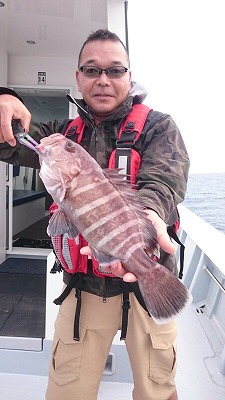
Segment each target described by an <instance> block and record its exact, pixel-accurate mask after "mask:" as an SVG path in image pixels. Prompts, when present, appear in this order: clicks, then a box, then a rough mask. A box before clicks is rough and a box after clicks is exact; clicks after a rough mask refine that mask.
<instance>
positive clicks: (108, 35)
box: [78, 29, 130, 68]
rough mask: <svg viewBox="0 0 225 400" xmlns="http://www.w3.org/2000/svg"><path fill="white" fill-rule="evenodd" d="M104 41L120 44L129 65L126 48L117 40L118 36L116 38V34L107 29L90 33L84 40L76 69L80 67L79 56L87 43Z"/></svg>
mask: <svg viewBox="0 0 225 400" xmlns="http://www.w3.org/2000/svg"><path fill="white" fill-rule="evenodd" d="M97 40H99V41H104V40H111V41H112V42H119V43H121V44H122V46H123V48H124V50H125V52H126V54H127V59H128V63H129V65H130V60H129V53H128V50H127V48H126V46H125V45H124V43H123V42H122V40H121V39H120V38H119V36H117V34H116V33H114V32H110V31H109V30H108V29H98V30H97V31H95V32H92V33H90V35H88V37H87V39H86V40H85V42H84V44H83V46H82V47H81V49H80V53H79V56H78V68H79V66H80V59H81V54H82V51H83V49H84V47H85V45H86V44H87V43H89V42H95V41H97Z"/></svg>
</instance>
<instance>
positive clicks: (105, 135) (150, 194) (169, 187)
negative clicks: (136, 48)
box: [0, 83, 189, 272]
mask: <svg viewBox="0 0 225 400" xmlns="http://www.w3.org/2000/svg"><path fill="white" fill-rule="evenodd" d="M1 93H4V92H2V91H0V94H1ZM145 96H146V92H145V91H144V88H142V87H141V86H140V85H138V84H136V83H133V85H132V89H131V91H130V93H129V96H128V98H127V99H126V101H125V102H124V103H123V104H122V105H121V106H120V107H119V108H118V109H117V111H116V112H115V113H114V114H112V115H110V116H109V117H107V118H106V119H104V120H103V121H101V122H100V123H99V125H98V126H95V125H94V121H93V118H92V116H91V113H90V111H89V109H88V107H87V105H86V104H85V103H84V101H83V100H82V99H78V100H76V102H77V103H78V113H79V115H80V116H81V118H82V119H83V121H84V122H85V125H86V126H85V130H84V133H83V137H82V141H81V143H80V144H81V145H82V146H83V147H84V148H85V149H86V150H87V151H88V152H89V153H90V154H91V155H92V156H93V157H94V158H95V159H96V160H97V162H98V163H99V164H100V166H101V167H102V168H106V167H107V166H108V160H109V157H110V154H111V152H112V151H113V149H115V147H116V140H117V133H118V130H119V127H120V125H121V123H122V121H123V120H124V118H125V117H126V116H127V115H128V114H129V112H130V111H131V109H132V105H133V104H135V103H141V102H142V101H143V99H144V98H145ZM150 119H151V128H150V129H149V126H150ZM154 121H156V122H155V123H154ZM69 122H70V120H64V121H57V120H54V121H50V122H48V123H36V122H32V124H31V129H30V132H29V134H30V135H31V136H33V137H34V138H35V140H36V141H38V142H39V141H40V139H41V138H42V137H45V136H49V135H51V134H52V133H54V132H61V133H64V132H65V130H66V128H67V126H68V124H69ZM75 137H76V135H74V136H70V139H72V140H73V138H74V140H76V139H75ZM134 148H135V149H136V150H137V151H138V152H139V154H140V155H141V160H142V162H141V167H140V170H139V173H138V175H137V182H138V188H139V190H140V194H141V196H142V198H143V200H144V204H145V205H146V207H147V208H150V209H153V210H154V211H156V212H157V213H158V214H159V216H160V217H161V218H162V219H163V220H164V221H165V222H166V223H173V222H174V221H171V220H170V218H171V215H172V214H173V212H174V209H175V208H176V206H177V205H178V204H179V203H180V202H182V201H183V200H184V197H185V192H186V185H187V178H188V170H189V157H188V154H187V150H186V147H185V144H184V142H183V139H182V136H181V134H180V131H179V129H178V127H177V125H176V124H175V122H174V120H173V119H172V118H171V116H170V115H167V114H163V113H161V112H158V111H151V113H150V114H149V116H148V117H147V119H146V123H145V126H144V129H143V131H142V134H141V135H140V138H139V139H138V141H137V142H136V143H135V147H134ZM0 160H2V161H5V162H8V163H10V164H13V165H21V166H28V167H33V168H39V160H38V156H37V155H36V154H35V153H34V152H32V151H30V150H29V149H27V148H26V147H25V146H22V145H20V144H17V146H16V147H11V146H9V145H8V144H6V143H4V144H0ZM161 261H162V264H163V265H165V266H166V267H168V268H169V269H170V270H172V271H173V272H175V271H176V263H175V259H174V256H170V255H168V254H165V253H164V252H162V257H161Z"/></svg>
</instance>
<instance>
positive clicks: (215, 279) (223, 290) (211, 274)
mask: <svg viewBox="0 0 225 400" xmlns="http://www.w3.org/2000/svg"><path fill="white" fill-rule="evenodd" d="M204 268H205V270H206V272H208V274H209V275H210V276H211V278H212V279H213V280H214V282H215V283H216V284H217V285H218V286H219V288H220V289H221V290H222V292H223V293H224V294H225V287H224V286H223V285H222V284H221V283H220V281H219V280H218V279H217V278H216V277H215V275H213V273H212V272H211V271H210V269H209V268H208V267H204Z"/></svg>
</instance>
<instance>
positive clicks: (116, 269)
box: [80, 246, 137, 282]
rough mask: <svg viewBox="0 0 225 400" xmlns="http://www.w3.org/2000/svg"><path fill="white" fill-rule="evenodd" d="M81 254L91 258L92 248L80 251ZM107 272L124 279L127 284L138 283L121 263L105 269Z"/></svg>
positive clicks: (84, 248)
mask: <svg viewBox="0 0 225 400" xmlns="http://www.w3.org/2000/svg"><path fill="white" fill-rule="evenodd" d="M80 253H81V254H84V255H86V256H90V255H91V254H92V251H91V248H90V247H89V246H85V247H82V248H81V249H80ZM104 271H105V272H111V273H112V274H114V275H115V276H118V277H119V278H122V279H123V280H124V281H125V282H136V280H137V278H136V276H135V275H134V274H132V273H131V272H127V270H126V269H125V268H124V267H123V266H122V264H121V263H120V262H115V263H114V264H112V265H109V266H106V267H104Z"/></svg>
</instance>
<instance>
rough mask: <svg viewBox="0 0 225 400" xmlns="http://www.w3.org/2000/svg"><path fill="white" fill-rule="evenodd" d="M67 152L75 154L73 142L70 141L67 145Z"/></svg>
mask: <svg viewBox="0 0 225 400" xmlns="http://www.w3.org/2000/svg"><path fill="white" fill-rule="evenodd" d="M65 150H67V151H69V152H70V153H74V152H75V146H74V143H73V142H72V141H71V140H68V141H67V142H66V145H65Z"/></svg>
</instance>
